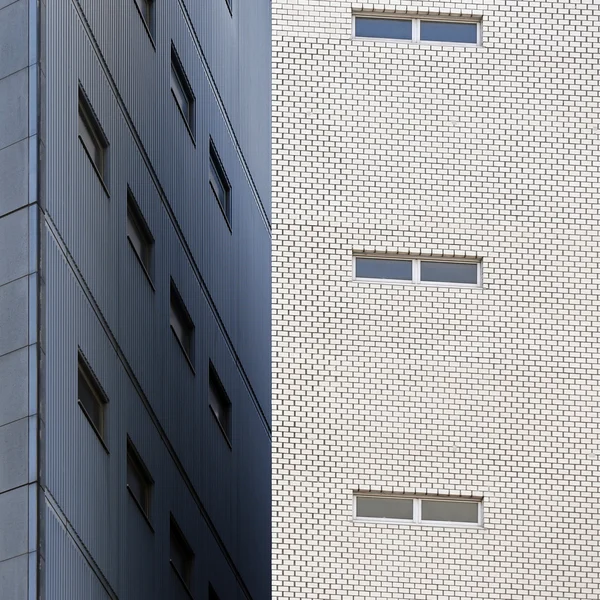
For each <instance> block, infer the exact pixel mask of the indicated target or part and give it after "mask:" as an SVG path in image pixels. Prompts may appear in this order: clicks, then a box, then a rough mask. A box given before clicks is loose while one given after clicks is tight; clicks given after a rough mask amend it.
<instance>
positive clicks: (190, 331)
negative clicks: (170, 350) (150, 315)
mask: <svg viewBox="0 0 600 600" xmlns="http://www.w3.org/2000/svg"><path fill="white" fill-rule="evenodd" d="M170 325H171V330H172V331H173V333H174V334H175V337H176V338H177V341H178V342H179V345H180V347H181V349H182V350H183V351H184V353H185V355H186V357H187V359H188V361H189V362H190V365H193V358H194V323H193V321H192V319H191V318H190V316H189V313H188V311H187V309H186V307H185V304H184V303H183V300H182V299H181V296H180V295H179V292H178V291H177V288H176V286H175V284H174V283H173V280H171V316H170Z"/></svg>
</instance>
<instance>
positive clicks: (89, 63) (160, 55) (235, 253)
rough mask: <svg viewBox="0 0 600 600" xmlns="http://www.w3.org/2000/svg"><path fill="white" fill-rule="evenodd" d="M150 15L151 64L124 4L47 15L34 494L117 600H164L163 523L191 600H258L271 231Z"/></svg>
mask: <svg viewBox="0 0 600 600" xmlns="http://www.w3.org/2000/svg"><path fill="white" fill-rule="evenodd" d="M217 1H218V2H223V4H224V0H217ZM213 4H216V3H213V2H210V3H208V4H206V3H194V6H196V5H198V6H200V5H206V6H207V8H205V9H202V10H206V11H215V10H217V9H216V6H213ZM156 5H157V11H158V13H157V32H156V51H155V50H154V49H153V47H152V45H151V43H150V41H149V39H148V36H147V34H146V31H145V29H144V28H143V26H142V24H141V19H140V17H139V15H138V13H137V11H136V9H135V6H134V3H133V1H132V2H129V3H123V2H117V1H116V0H113V1H111V2H108V3H102V4H98V3H92V2H89V1H87V0H86V2H82V4H81V6H80V5H78V4H71V3H66V4H65V3H55V4H52V5H51V6H49V7H48V29H49V31H51V32H53V35H52V36H51V37H50V39H49V47H48V105H49V107H51V109H50V110H49V111H48V144H47V146H48V152H47V154H48V177H47V209H48V215H47V217H48V219H49V222H48V231H47V233H46V242H45V243H46V249H47V262H48V267H47V274H46V275H47V277H46V279H47V322H48V332H47V340H48V344H47V345H48V359H47V382H46V383H47V404H48V411H47V412H48V418H47V421H48V423H47V431H46V434H47V435H46V451H47V459H46V480H47V486H48V493H49V494H51V495H52V497H53V498H54V500H55V502H56V504H57V506H59V507H60V510H61V511H63V512H64V515H65V518H66V519H68V521H69V522H70V523H71V524H72V526H73V528H74V531H76V532H77V535H78V536H79V537H80V539H81V542H82V545H83V548H84V549H85V552H88V553H89V555H90V557H93V560H94V562H95V563H96V565H97V568H98V569H99V570H100V572H101V573H103V574H104V576H105V577H106V578H107V580H108V581H109V582H110V585H111V586H112V587H113V589H114V590H115V591H116V593H117V594H118V595H119V596H122V597H142V596H143V597H149V596H148V595H146V594H145V593H142V592H144V590H145V591H146V592H147V591H148V590H150V591H152V590H153V591H154V592H155V593H156V594H158V596H157V597H171V591H172V590H171V588H170V584H169V583H168V582H170V581H171V573H170V571H169V568H170V567H169V562H168V551H169V550H168V548H169V543H168V539H169V532H168V527H169V512H171V511H172V512H173V513H174V514H175V515H176V518H177V520H178V522H179V523H180V525H181V527H182V528H183V529H184V531H185V533H186V536H187V537H188V539H189V541H190V543H191V544H192V546H193V547H194V551H195V553H196V556H197V559H196V563H195V570H194V579H193V590H192V591H194V593H195V594H198V596H199V597H202V596H203V595H204V594H205V593H206V589H207V585H208V584H207V582H208V579H209V578H211V581H212V580H213V579H215V580H216V581H213V584H214V585H215V589H217V591H220V592H222V593H221V597H240V598H241V597H245V596H246V594H247V592H245V591H244V589H243V585H245V586H247V589H248V590H249V591H250V593H251V595H252V597H255V598H267V597H268V595H269V593H270V573H269V571H270V559H269V552H270V540H269V536H270V481H269V478H270V462H269V454H270V439H269V432H268V420H269V419H270V234H269V230H268V227H267V226H266V224H265V221H264V218H263V215H262V214H261V211H260V208H259V206H258V205H257V203H256V201H255V198H254V195H253V194H254V192H253V190H252V187H251V186H250V184H249V181H248V179H247V177H246V174H245V171H244V168H243V158H242V157H241V156H240V154H239V148H238V147H237V146H236V145H235V143H234V142H233V140H232V138H231V136H230V135H229V132H228V127H227V124H226V121H225V120H224V117H223V114H222V111H221V109H220V108H219V105H218V102H217V101H216V99H215V97H214V94H213V92H212V89H211V86H210V84H209V81H208V80H207V79H206V73H205V71H204V70H203V67H202V65H201V63H200V61H199V59H198V54H197V46H196V45H195V44H194V41H193V39H192V38H191V34H190V30H189V28H188V26H187V24H186V21H185V19H184V17H183V13H182V12H181V11H180V10H179V9H178V8H176V5H173V6H170V5H167V3H156ZM82 7H83V8H82ZM209 7H210V8H209ZM225 10H226V8H225ZM234 15H235V13H234ZM83 17H85V18H83ZM194 18H197V17H194ZM215 18H216V17H215ZM229 18H230V17H229ZM230 19H231V18H230ZM88 22H89V24H90V26H91V28H92V29H93V31H94V33H95V34H96V37H97V39H98V44H99V46H98V47H95V46H94V43H92V41H90V38H89V35H88V33H89V32H88V31H87V27H88V24H87V23H88ZM233 22H235V21H233ZM215 23H216V21H215ZM203 27H205V25H203ZM265 27H266V25H265ZM231 35H235V31H234V32H233V33H232V34H231ZM171 39H173V40H174V42H175V44H176V46H177V50H178V52H179V54H180V56H181V60H182V63H183V65H184V67H185V69H186V73H187V75H188V77H189V78H190V82H191V84H192V87H193V89H194V93H195V94H196V105H197V121H196V122H197V126H196V146H194V144H193V142H192V140H191V139H190V137H189V135H188V132H187V130H186V128H185V126H184V124H183V121H182V118H181V116H180V114H179V112H178V110H177V108H176V107H175V104H174V102H173V98H172V96H171V92H170V89H169V71H170V44H171ZM98 48H101V50H102V56H100V55H99V54H98V53H97V50H98ZM234 58H235V57H234ZM103 60H104V61H106V64H104V63H103ZM231 60H233V58H232V59H231ZM236 60H237V59H236ZM236 60H234V63H233V64H234V65H236V64H237V62H236ZM227 64H228V63H227V62H226V61H224V62H221V63H219V67H218V69H217V71H218V72H219V73H221V75H220V77H221V78H223V77H225V80H226V81H228V82H229V80H231V81H230V82H229V83H227V86H230V87H229V88H228V90H227V93H226V94H225V96H226V97H227V98H229V100H228V102H230V104H228V105H227V106H228V110H229V107H230V106H231V107H233V108H232V114H233V115H234V116H235V115H237V114H238V113H239V110H238V108H236V107H237V103H238V102H239V98H238V96H237V92H236V91H235V90H237V85H238V82H237V79H238V78H237V76H236V75H234V76H233V77H232V76H231V75H232V73H227V72H226V71H227V68H226V65H227ZM107 66H108V67H109V68H110V73H109V72H108V71H107V70H106V67H107ZM234 68H235V69H237V66H234ZM223 73H224V75H223ZM79 81H81V84H82V85H83V87H84V89H85V90H86V93H87V94H88V96H89V98H90V101H91V104H92V106H93V108H94V110H95V111H96V113H97V115H98V119H99V121H100V123H101V124H102V127H103V129H104V131H105V133H106V136H107V138H108V140H109V142H110V149H109V162H110V166H109V181H108V189H109V192H110V197H109V196H108V195H107V194H106V192H105V191H104V190H103V188H102V185H100V183H99V181H98V177H97V175H96V173H95V172H94V170H93V168H92V166H91V164H90V161H89V159H88V158H87V156H86V155H85V153H84V151H83V148H82V147H81V144H80V142H79V140H78V138H77V88H78V82H79ZM224 85H225V84H224ZM117 89H118V92H117ZM256 89H257V90H258V88H256ZM234 100H235V103H234ZM263 105H264V102H263ZM236 118H237V117H236ZM255 120H257V121H258V120H263V115H260V114H259V115H258V116H257V118H256V119H255ZM231 121H232V122H234V121H235V119H234V118H233V117H232V119H231ZM132 123H135V129H134V130H132V129H131V124H132ZM209 136H212V138H213V139H214V142H215V145H216V146H217V148H218V151H219V154H220V156H221V159H222V160H223V163H224V166H225V169H226V171H227V175H228V177H229V179H230V181H231V182H232V189H233V231H232V233H231V232H230V231H229V229H228V228H227V226H226V223H225V221H224V219H223V216H222V214H221V211H220V209H219V207H218V205H217V204H216V202H215V201H214V199H213V198H211V197H210V195H209V189H208V179H207V167H208V147H209V145H208V139H209ZM243 138H244V136H243V135H242V136H241V137H240V139H243ZM261 143H264V142H261ZM267 146H268V144H267ZM249 147H250V146H249ZM244 152H245V150H244ZM253 160H254V159H253ZM256 160H257V165H258V164H259V163H260V161H258V159H256ZM263 166H264V165H263ZM257 168H258V167H257ZM264 168H265V169H266V171H268V166H265V167H264ZM128 186H129V187H130V188H131V190H132V192H133V194H134V196H135V198H136V201H137V203H138V204H139V206H140V209H141V211H142V213H143V215H144V218H145V219H146V221H147V223H148V226H149V228H150V230H151V232H152V234H153V236H154V238H155V244H154V249H155V254H154V265H153V272H152V281H153V285H151V284H150V283H149V282H148V280H147V279H146V276H145V275H144V273H143V272H142V269H141V268H140V265H139V263H138V261H137V259H136V258H135V256H134V253H133V250H132V248H131V247H130V246H129V244H128V242H127V238H126V231H125V227H126V209H127V207H126V194H127V187H128ZM171 277H172V278H173V280H174V281H175V283H176V285H177V286H178V289H179V291H180V293H181V296H182V298H183V300H184V302H185V304H186V307H187V309H188V311H189V312H190V315H191V317H192V319H193V321H194V324H195V353H194V361H193V362H194V368H195V373H194V372H193V371H192V370H191V369H190V367H189V365H188V364H187V362H186V360H185V358H184V357H183V354H182V352H181V349H180V348H179V346H178V344H177V342H176V340H175V338H174V335H173V333H172V331H171V330H170V327H169V282H170V278H171ZM78 346H80V347H81V349H82V351H83V352H84V354H85V355H86V357H87V358H88V360H89V362H90V364H91V366H92V368H93V369H94V372H95V373H96V375H97V377H98V379H99V381H100V382H101V384H102V385H103V387H104V389H105V391H106V394H107V396H108V397H109V399H110V403H109V406H108V413H107V414H108V424H107V444H108V448H109V450H110V454H107V453H106V452H105V451H104V449H103V448H102V446H101V444H100V443H99V442H98V440H97V438H96V436H95V435H94V434H93V432H92V431H91V429H90V426H89V424H88V423H87V421H86V420H85V418H84V417H83V414H82V412H81V410H80V409H79V408H78V407H77V404H76V400H75V399H76V375H77V373H76V364H77V347H78ZM209 360H212V361H213V363H214V364H215V366H216V368H217V370H218V372H219V375H220V377H221V379H222V380H223V382H224V384H225V387H226V389H227V392H228V394H229V395H230V397H231V400H232V404H233V431H232V448H231V449H230V448H229V447H228V446H227V444H226V442H225V440H224V439H223V436H222V434H221V431H220V429H219V428H218V426H217V424H216V423H215V420H214V417H213V416H212V414H211V412H210V410H209V408H208V398H207V393H208V363H209ZM140 394H142V395H143V398H142V397H141V396H140ZM252 394H254V398H253V395H252ZM256 399H257V401H258V403H259V404H260V410H257V406H256V404H255V402H256ZM265 419H266V420H267V421H266V420H265ZM127 434H129V435H130V436H131V437H132V439H133V440H134V443H135V445H136V447H137V448H138V450H139V451H140V454H141V455H142V456H143V459H144V461H145V463H146V464H147V465H148V467H149V469H150V470H151V472H152V475H153V477H154V479H155V486H154V487H155V493H154V502H153V507H152V514H151V521H152V527H153V528H154V532H152V531H151V529H150V528H149V527H148V524H147V523H146V522H145V520H144V519H143V517H142V516H141V514H140V513H139V510H138V509H137V507H136V506H135V505H134V504H133V501H132V499H131V498H130V496H129V495H128V493H127V492H126V487H125V481H126V470H125V467H126V444H125V440H126V437H127ZM73 449H76V451H74V450H73ZM202 515H205V517H206V518H203V517H202ZM48 551H50V547H48ZM48 565H50V563H48ZM234 565H235V567H234ZM236 572H237V575H236ZM141 573H144V574H145V581H144V583H143V584H140V582H139V576H140V574H141ZM52 577H54V574H53V573H51V572H48V574H47V579H48V583H50V582H51V581H53V580H52ZM236 577H238V578H241V580H242V581H243V585H242V584H241V583H240V580H239V579H238V581H237V582H236ZM140 585H141V586H142V587H143V586H146V587H145V588H143V589H142V588H140ZM159 592H160V593H159ZM140 594H141V596H140ZM81 597H86V596H81Z"/></svg>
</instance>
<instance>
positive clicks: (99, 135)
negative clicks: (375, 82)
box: [77, 82, 110, 197]
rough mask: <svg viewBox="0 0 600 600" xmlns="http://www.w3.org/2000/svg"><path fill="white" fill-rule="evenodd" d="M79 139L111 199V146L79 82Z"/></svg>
mask: <svg viewBox="0 0 600 600" xmlns="http://www.w3.org/2000/svg"><path fill="white" fill-rule="evenodd" d="M82 127H83V128H84V129H85V131H86V133H87V136H89V138H90V141H91V143H92V145H93V146H94V148H95V149H96V151H97V153H98V157H99V158H98V161H96V159H95V158H94V157H93V156H92V150H91V149H90V148H88V145H87V143H86V140H85V139H84V136H83V135H82ZM87 136H86V137H87ZM77 137H78V138H79V141H80V142H81V145H82V146H83V149H84V151H85V153H86V155H87V157H88V159H89V161H90V162H91V163H92V167H93V168H94V171H95V172H96V175H97V176H98V179H99V180H100V183H101V184H102V187H103V188H104V191H105V192H106V194H107V195H108V196H109V197H110V193H109V191H108V151H109V146H110V144H109V142H108V138H107V137H106V134H105V133H104V130H103V129H102V125H101V124H100V120H99V119H98V115H97V114H96V111H95V110H94V107H93V106H92V103H91V102H90V99H89V97H88V95H87V93H86V91H85V89H84V88H83V86H82V85H81V82H79V86H78V92H77Z"/></svg>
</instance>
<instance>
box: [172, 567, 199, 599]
mask: <svg viewBox="0 0 600 600" xmlns="http://www.w3.org/2000/svg"><path fill="white" fill-rule="evenodd" d="M169 563H170V564H171V568H172V569H173V571H175V575H177V579H179V581H180V582H181V585H182V586H183V589H184V590H185V591H186V593H187V595H188V596H189V597H190V598H192V599H193V598H194V596H192V592H191V590H190V588H189V587H188V584H187V583H186V582H185V580H184V579H183V577H182V576H181V573H180V572H179V571H178V570H177V567H176V566H175V565H174V564H173V561H172V560H171V559H169Z"/></svg>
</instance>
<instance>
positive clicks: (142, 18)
mask: <svg viewBox="0 0 600 600" xmlns="http://www.w3.org/2000/svg"><path fill="white" fill-rule="evenodd" d="M134 4H135V8H136V10H137V12H138V15H139V16H140V19H141V20H142V24H143V25H144V29H145V30H146V33H147V34H148V39H149V40H150V43H151V44H152V48H154V52H156V43H155V41H154V36H153V35H152V32H151V31H150V28H149V27H148V23H146V19H144V15H143V14H142V12H141V11H140V7H139V6H138V3H137V2H135V1H134ZM152 12H153V13H154V8H153V9H152Z"/></svg>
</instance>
